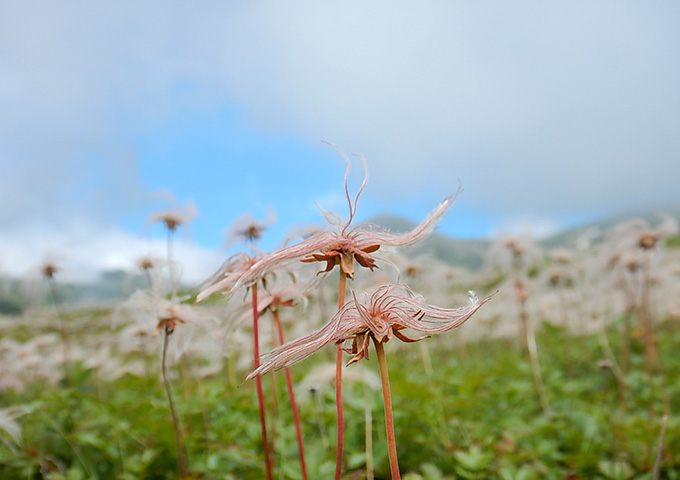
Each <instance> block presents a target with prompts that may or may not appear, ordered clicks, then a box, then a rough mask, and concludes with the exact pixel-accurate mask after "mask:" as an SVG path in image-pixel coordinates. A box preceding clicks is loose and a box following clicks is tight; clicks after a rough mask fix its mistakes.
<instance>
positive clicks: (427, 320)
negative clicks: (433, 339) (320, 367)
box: [248, 284, 490, 378]
mask: <svg viewBox="0 0 680 480" xmlns="http://www.w3.org/2000/svg"><path fill="white" fill-rule="evenodd" d="M489 298H490V297H487V298H485V299H483V300H479V298H478V297H477V295H476V294H475V293H474V292H470V304H469V305H467V306H465V307H460V308H455V309H447V308H439V307H434V306H431V305H428V304H427V303H425V299H424V298H423V297H422V296H420V295H416V294H414V293H413V292H412V291H411V289H410V288H409V287H407V286H406V285H403V284H396V285H384V286H382V287H380V288H378V289H377V290H376V291H375V292H374V293H372V294H370V295H369V294H366V295H364V301H363V302H359V301H358V300H357V298H356V296H354V300H351V301H349V302H347V303H346V304H345V305H344V306H343V307H342V308H341V309H340V310H339V311H338V312H337V313H336V314H335V316H334V317H333V318H332V319H331V321H330V322H328V323H327V324H326V325H325V326H323V327H322V328H321V329H319V330H317V331H316V332H313V333H310V334H309V335H306V336H304V337H302V338H299V339H297V340H294V341H292V342H288V343H286V344H285V345H282V346H281V347H279V348H277V349H275V350H273V351H272V352H270V353H268V354H267V355H266V356H265V358H264V361H263V363H262V365H261V366H260V367H259V368H258V369H256V370H255V371H253V372H252V373H251V374H250V375H248V378H253V377H254V376H256V375H262V374H265V373H266V372H268V371H270V370H276V369H279V368H283V367H286V366H290V365H292V364H294V363H297V362H299V361H301V360H304V359H305V358H307V357H308V356H310V355H311V354H313V353H314V352H316V351H318V350H319V349H321V348H323V347H324V346H325V345H328V344H330V343H335V344H341V343H344V342H345V341H349V340H351V341H352V346H351V348H350V349H349V350H348V351H349V352H350V353H352V354H353V357H352V359H351V360H350V361H349V363H350V364H351V363H354V362H356V361H358V360H361V359H362V358H368V343H369V340H370V339H371V338H373V339H375V341H377V342H381V343H386V342H388V341H389V340H391V339H392V338H394V337H396V338H398V339H399V340H401V341H403V342H417V341H419V340H423V339H424V338H427V336H429V335H430V334H435V333H442V332H445V331H448V330H451V329H454V328H456V327H458V326H460V325H462V324H463V323H464V322H465V321H466V320H467V319H468V318H470V316H471V315H472V314H473V313H475V312H476V311H477V310H478V309H479V307H481V306H482V305H483V304H484V303H485V302H487V301H488V300H489ZM407 328H409V329H411V330H414V331H417V332H420V333H424V334H426V335H425V336H423V337H418V338H411V337H408V336H407V335H405V334H404V333H403V331H402V330H404V329H407Z"/></svg>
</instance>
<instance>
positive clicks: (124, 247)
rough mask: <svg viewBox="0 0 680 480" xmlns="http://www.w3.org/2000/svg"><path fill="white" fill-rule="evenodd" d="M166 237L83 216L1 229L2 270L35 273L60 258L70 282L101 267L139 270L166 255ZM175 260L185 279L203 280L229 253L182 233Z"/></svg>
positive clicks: (83, 278)
mask: <svg viewBox="0 0 680 480" xmlns="http://www.w3.org/2000/svg"><path fill="white" fill-rule="evenodd" d="M166 252H167V244H166V242H165V241H164V240H159V239H148V238H143V237H141V236H138V235H132V234H129V233H127V232H123V231H121V230H119V229H116V228H112V227H110V226H106V227H102V226H101V225H97V224H86V223H85V222H83V221H81V222H78V224H77V225H72V226H71V228H68V229H66V230H64V231H61V232H59V234H58V235H55V233H54V231H53V230H51V229H49V228H43V227H32V228H22V229H15V230H13V231H12V232H11V235H7V234H6V233H5V232H2V233H0V274H2V275H10V276H13V277H16V278H28V277H31V276H32V275H34V274H35V273H36V272H37V271H38V270H39V268H40V266H41V264H42V263H43V262H45V261H50V262H54V263H55V264H56V265H57V266H58V267H59V269H60V272H61V273H60V277H62V278H63V279H64V281H68V282H76V283H81V282H90V281H93V280H96V279H97V278H99V275H100V274H101V272H104V271H114V270H123V271H128V272H131V273H138V272H137V264H136V262H137V260H139V259H140V258H141V257H143V256H146V255H151V256H153V257H155V258H159V259H164V258H166ZM174 256H175V261H176V262H177V263H178V264H179V265H180V269H181V273H182V274H181V280H182V283H184V284H187V285H198V284H199V283H201V282H203V281H204V280H206V279H207V278H208V277H209V276H210V275H211V274H213V273H214V272H215V271H216V270H217V269H218V267H219V266H220V265H221V264H222V262H223V261H224V256H225V255H224V253H223V252H219V251H218V250H213V249H205V248H201V247H199V246H196V245H195V244H193V243H191V242H188V241H187V240H185V239H182V237H181V235H180V236H178V238H177V239H175V242H174Z"/></svg>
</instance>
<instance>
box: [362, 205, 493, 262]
mask: <svg viewBox="0 0 680 480" xmlns="http://www.w3.org/2000/svg"><path fill="white" fill-rule="evenodd" d="M368 222H370V223H374V224H376V225H378V226H380V227H382V228H384V229H386V230H389V231H391V232H394V233H404V232H408V231H409V230H412V229H413V228H414V227H415V226H416V225H417V223H415V222H412V221H410V220H408V219H406V218H404V217H400V216H398V215H378V216H376V217H373V218H371V219H369V220H368ZM489 244H490V242H489V240H470V239H461V238H453V237H449V236H446V235H442V234H439V233H436V232H435V233H434V234H432V235H431V236H429V237H428V238H426V239H425V240H423V241H422V242H420V243H418V244H416V245H413V246H411V247H408V248H407V249H406V250H405V251H404V253H405V254H407V255H409V256H418V255H423V254H427V255H431V256H433V257H434V258H436V259H438V260H441V261H442V262H445V263H448V264H449V265H456V266H460V267H465V268H469V269H471V270H474V269H477V268H480V267H481V266H482V263H483V262H484V255H486V251H487V250H488V248H489Z"/></svg>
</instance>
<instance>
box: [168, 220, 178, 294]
mask: <svg viewBox="0 0 680 480" xmlns="http://www.w3.org/2000/svg"><path fill="white" fill-rule="evenodd" d="M173 233H174V230H173V229H171V228H168V242H167V248H168V251H167V254H168V268H169V269H170V288H171V289H172V298H175V297H176V296H177V278H176V275H175V263H174V262H175V259H174V258H173V257H174V255H173V250H174V249H173Z"/></svg>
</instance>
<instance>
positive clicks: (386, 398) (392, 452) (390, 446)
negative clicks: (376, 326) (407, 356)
mask: <svg viewBox="0 0 680 480" xmlns="http://www.w3.org/2000/svg"><path fill="white" fill-rule="evenodd" d="M373 343H374V344H375V352H376V354H377V357H378V365H379V366H380V380H381V381H382V390H383V403H384V404H385V429H386V430H387V451H388V453H389V457H390V471H391V472H392V480H400V479H401V476H400V474H399V461H398V460H397V440H396V437H395V435H394V418H393V417H392V395H391V394H390V377H389V374H388V372H387V359H386V358H385V349H384V348H383V344H382V343H380V342H379V341H378V340H376V339H375V338H374V339H373Z"/></svg>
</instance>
